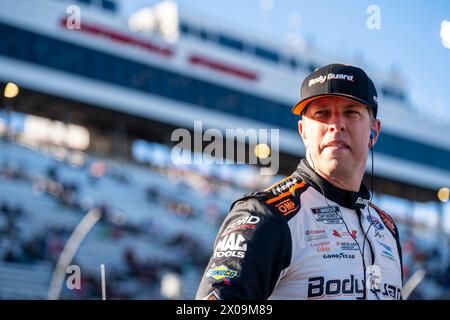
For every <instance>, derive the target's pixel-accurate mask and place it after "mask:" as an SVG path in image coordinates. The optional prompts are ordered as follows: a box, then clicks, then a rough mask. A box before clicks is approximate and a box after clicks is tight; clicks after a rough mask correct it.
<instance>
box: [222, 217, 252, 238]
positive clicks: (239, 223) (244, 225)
mask: <svg viewBox="0 0 450 320" xmlns="http://www.w3.org/2000/svg"><path fill="white" fill-rule="evenodd" d="M260 220H261V219H260V218H259V217H257V216H248V217H243V218H239V219H236V220H234V221H233V222H231V223H230V224H229V225H228V226H227V227H226V228H225V230H224V231H223V233H222V234H223V235H224V234H226V233H230V232H233V230H238V229H239V227H241V229H254V228H255V227H256V225H257V224H258V223H259V221H260Z"/></svg>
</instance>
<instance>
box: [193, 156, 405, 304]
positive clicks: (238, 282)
mask: <svg viewBox="0 0 450 320" xmlns="http://www.w3.org/2000/svg"><path fill="white" fill-rule="evenodd" d="M369 199H370V194H369V192H368V190H367V188H366V187H365V186H364V184H361V188H360V190H359V192H350V191H346V190H342V189H339V188H336V187H334V186H333V185H331V184H330V183H329V182H327V181H326V180H325V179H323V178H322V177H320V176H319V175H318V174H316V173H315V172H314V171H313V170H312V169H311V167H310V166H309V165H308V163H307V161H306V160H304V159H303V160H301V162H300V164H299V166H298V168H297V170H296V171H295V172H294V173H293V174H292V175H291V176H289V177H287V178H286V179H284V180H281V181H280V182H278V183H276V184H275V185H273V186H272V187H270V188H268V189H266V190H264V191H259V192H253V193H250V194H248V195H246V196H244V197H243V198H241V199H239V200H237V201H235V202H234V203H233V204H232V205H231V210H230V212H229V214H228V215H227V217H226V218H225V221H224V222H223V224H222V226H221V228H220V230H219V233H218V236H217V238H216V240H215V243H214V252H213V254H212V257H211V259H210V261H209V263H208V266H207V267H206V270H205V272H204V274H203V278H202V280H201V283H200V286H199V288H198V291H197V297H196V298H197V299H211V300H212V299H252V300H262V299H284V300H287V299H379V300H384V299H396V300H399V299H402V281H403V280H402V278H403V274H402V254H401V247H400V240H399V235H398V230H397V227H396V225H395V223H394V221H393V220H392V218H391V217H390V216H389V215H387V214H386V213H385V212H384V211H383V210H381V209H379V208H377V207H376V206H375V205H373V204H371V203H369Z"/></svg>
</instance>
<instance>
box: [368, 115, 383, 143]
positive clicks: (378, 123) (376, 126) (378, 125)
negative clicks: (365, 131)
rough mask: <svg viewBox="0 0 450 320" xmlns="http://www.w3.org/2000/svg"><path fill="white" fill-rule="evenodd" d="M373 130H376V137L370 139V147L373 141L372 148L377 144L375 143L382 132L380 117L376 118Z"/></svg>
mask: <svg viewBox="0 0 450 320" xmlns="http://www.w3.org/2000/svg"><path fill="white" fill-rule="evenodd" d="M371 130H373V132H375V137H373V138H372V139H370V140H371V141H369V148H370V147H371V146H370V144H371V143H372V148H373V147H374V146H375V143H376V142H377V140H378V137H379V136H380V133H381V121H380V120H379V119H375V121H374V123H373V125H372V129H371Z"/></svg>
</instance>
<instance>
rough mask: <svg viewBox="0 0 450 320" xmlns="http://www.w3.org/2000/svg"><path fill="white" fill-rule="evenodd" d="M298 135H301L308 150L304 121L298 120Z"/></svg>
mask: <svg viewBox="0 0 450 320" xmlns="http://www.w3.org/2000/svg"><path fill="white" fill-rule="evenodd" d="M298 133H300V136H301V137H302V140H303V144H304V145H305V148H306V149H307V148H308V145H307V143H306V132H305V125H304V123H303V120H302V119H300V120H298Z"/></svg>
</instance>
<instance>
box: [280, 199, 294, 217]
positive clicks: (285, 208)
mask: <svg viewBox="0 0 450 320" xmlns="http://www.w3.org/2000/svg"><path fill="white" fill-rule="evenodd" d="M275 207H276V208H277V209H278V211H280V212H281V213H282V214H283V215H285V216H286V215H288V214H289V213H292V212H294V211H295V210H297V209H298V208H299V206H296V205H295V203H294V202H293V201H292V200H291V199H286V200H284V201H283V202H280V203H279V204H277V205H275Z"/></svg>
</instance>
